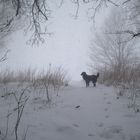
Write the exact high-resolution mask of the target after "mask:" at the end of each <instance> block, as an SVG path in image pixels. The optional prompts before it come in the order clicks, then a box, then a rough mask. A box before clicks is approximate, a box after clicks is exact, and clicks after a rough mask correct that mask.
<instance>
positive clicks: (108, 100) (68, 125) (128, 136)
mask: <svg viewBox="0 0 140 140" xmlns="http://www.w3.org/2000/svg"><path fill="white" fill-rule="evenodd" d="M78 105H79V106H80V107H79V108H75V107H76V106H78ZM30 119H31V120H30V121H29V120H28V121H29V122H30V126H31V127H30V131H29V134H28V137H29V139H30V140H93V139H94V140H106V139H111V140H140V115H139V114H135V113H134V112H133V111H132V110H128V108H127V100H125V99H119V100H117V99H116V95H115V94H114V90H113V88H108V87H105V86H102V85H98V86H97V87H96V88H93V87H89V88H85V87H84V85H82V84H81V83H79V84H76V83H75V84H74V85H72V86H70V87H67V88H66V89H64V90H63V91H62V92H61V93H60V97H59V100H57V103H56V106H54V107H52V108H50V109H43V110H40V111H38V112H34V116H33V114H32V117H30Z"/></svg>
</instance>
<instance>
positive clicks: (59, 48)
mask: <svg viewBox="0 0 140 140" xmlns="http://www.w3.org/2000/svg"><path fill="white" fill-rule="evenodd" d="M55 6H56V7H54V9H56V10H54V11H53V12H52V15H51V17H52V18H51V19H50V21H49V25H48V30H49V31H50V32H52V33H53V34H52V36H50V37H49V38H48V37H47V36H46V39H45V40H46V43H45V44H42V45H41V46H39V47H31V46H29V45H27V44H26V41H27V37H25V36H24V35H23V31H22V30H21V31H17V32H15V33H14V34H13V36H12V37H11V38H10V39H9V40H8V42H7V47H8V48H10V50H11V51H10V53H9V55H8V60H7V61H6V62H4V63H3V66H2V67H3V68H6V67H7V68H8V69H9V68H10V69H23V68H28V67H33V68H37V69H42V68H44V69H46V68H47V66H48V65H49V64H52V66H62V67H63V68H64V69H66V70H67V71H68V73H69V75H70V76H71V79H72V80H80V79H81V76H80V74H81V72H82V71H86V72H89V68H88V66H87V64H88V63H89V58H88V55H89V47H90V44H91V39H92V35H93V32H94V29H95V28H94V26H93V21H92V20H90V18H89V15H87V7H85V6H81V7H80V9H79V17H78V19H74V14H75V11H76V9H75V8H76V7H75V6H74V5H73V4H70V3H64V4H63V5H62V7H61V8H58V6H57V5H55ZM102 14H103V13H102V12H100V14H98V17H97V18H96V26H97V27H98V28H100V26H101V23H102V21H103V20H104V17H105V12H104V15H102ZM91 30H92V32H91Z"/></svg>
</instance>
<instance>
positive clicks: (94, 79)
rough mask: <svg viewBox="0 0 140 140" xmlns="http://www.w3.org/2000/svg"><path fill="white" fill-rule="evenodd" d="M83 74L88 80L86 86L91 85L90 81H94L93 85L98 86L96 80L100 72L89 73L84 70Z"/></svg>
mask: <svg viewBox="0 0 140 140" xmlns="http://www.w3.org/2000/svg"><path fill="white" fill-rule="evenodd" d="M81 75H82V77H83V79H84V80H85V82H86V87H88V86H89V83H90V82H92V83H93V86H94V87H96V82H97V79H98V77H99V72H98V73H97V75H87V74H86V72H82V73H81Z"/></svg>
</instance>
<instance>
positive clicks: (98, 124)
mask: <svg viewBox="0 0 140 140" xmlns="http://www.w3.org/2000/svg"><path fill="white" fill-rule="evenodd" d="M96 124H97V126H98V127H103V126H104V123H103V122H99V123H96Z"/></svg>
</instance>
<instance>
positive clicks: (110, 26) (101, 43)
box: [90, 8, 136, 82]
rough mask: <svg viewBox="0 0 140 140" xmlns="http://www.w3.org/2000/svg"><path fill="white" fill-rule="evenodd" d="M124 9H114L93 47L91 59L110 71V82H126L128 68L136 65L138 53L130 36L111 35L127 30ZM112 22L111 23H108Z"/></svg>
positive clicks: (96, 36) (96, 37)
mask: <svg viewBox="0 0 140 140" xmlns="http://www.w3.org/2000/svg"><path fill="white" fill-rule="evenodd" d="M123 10H124V9H121V8H120V9H118V8H116V11H115V10H114V9H113V11H112V12H111V14H110V16H109V18H108V19H107V21H106V22H105V24H104V26H103V31H101V32H100V33H98V34H96V35H95V38H94V41H93V45H92V47H91V55H90V58H91V60H92V62H95V61H96V62H97V63H98V65H99V64H100V66H101V67H104V70H106V71H110V72H109V73H110V74H109V75H106V76H107V77H108V78H109V79H110V80H112V81H116V82H121V81H122V80H123V81H125V80H126V77H127V76H128V75H127V72H126V71H127V68H128V66H129V65H130V64H133V63H135V60H136V59H135V58H136V53H135V49H136V47H135V45H134V41H129V42H128V39H129V35H126V34H117V33H116V34H110V32H112V31H114V32H115V31H117V30H123V29H127V20H126V15H125V11H123ZM108 21H110V22H108Z"/></svg>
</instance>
